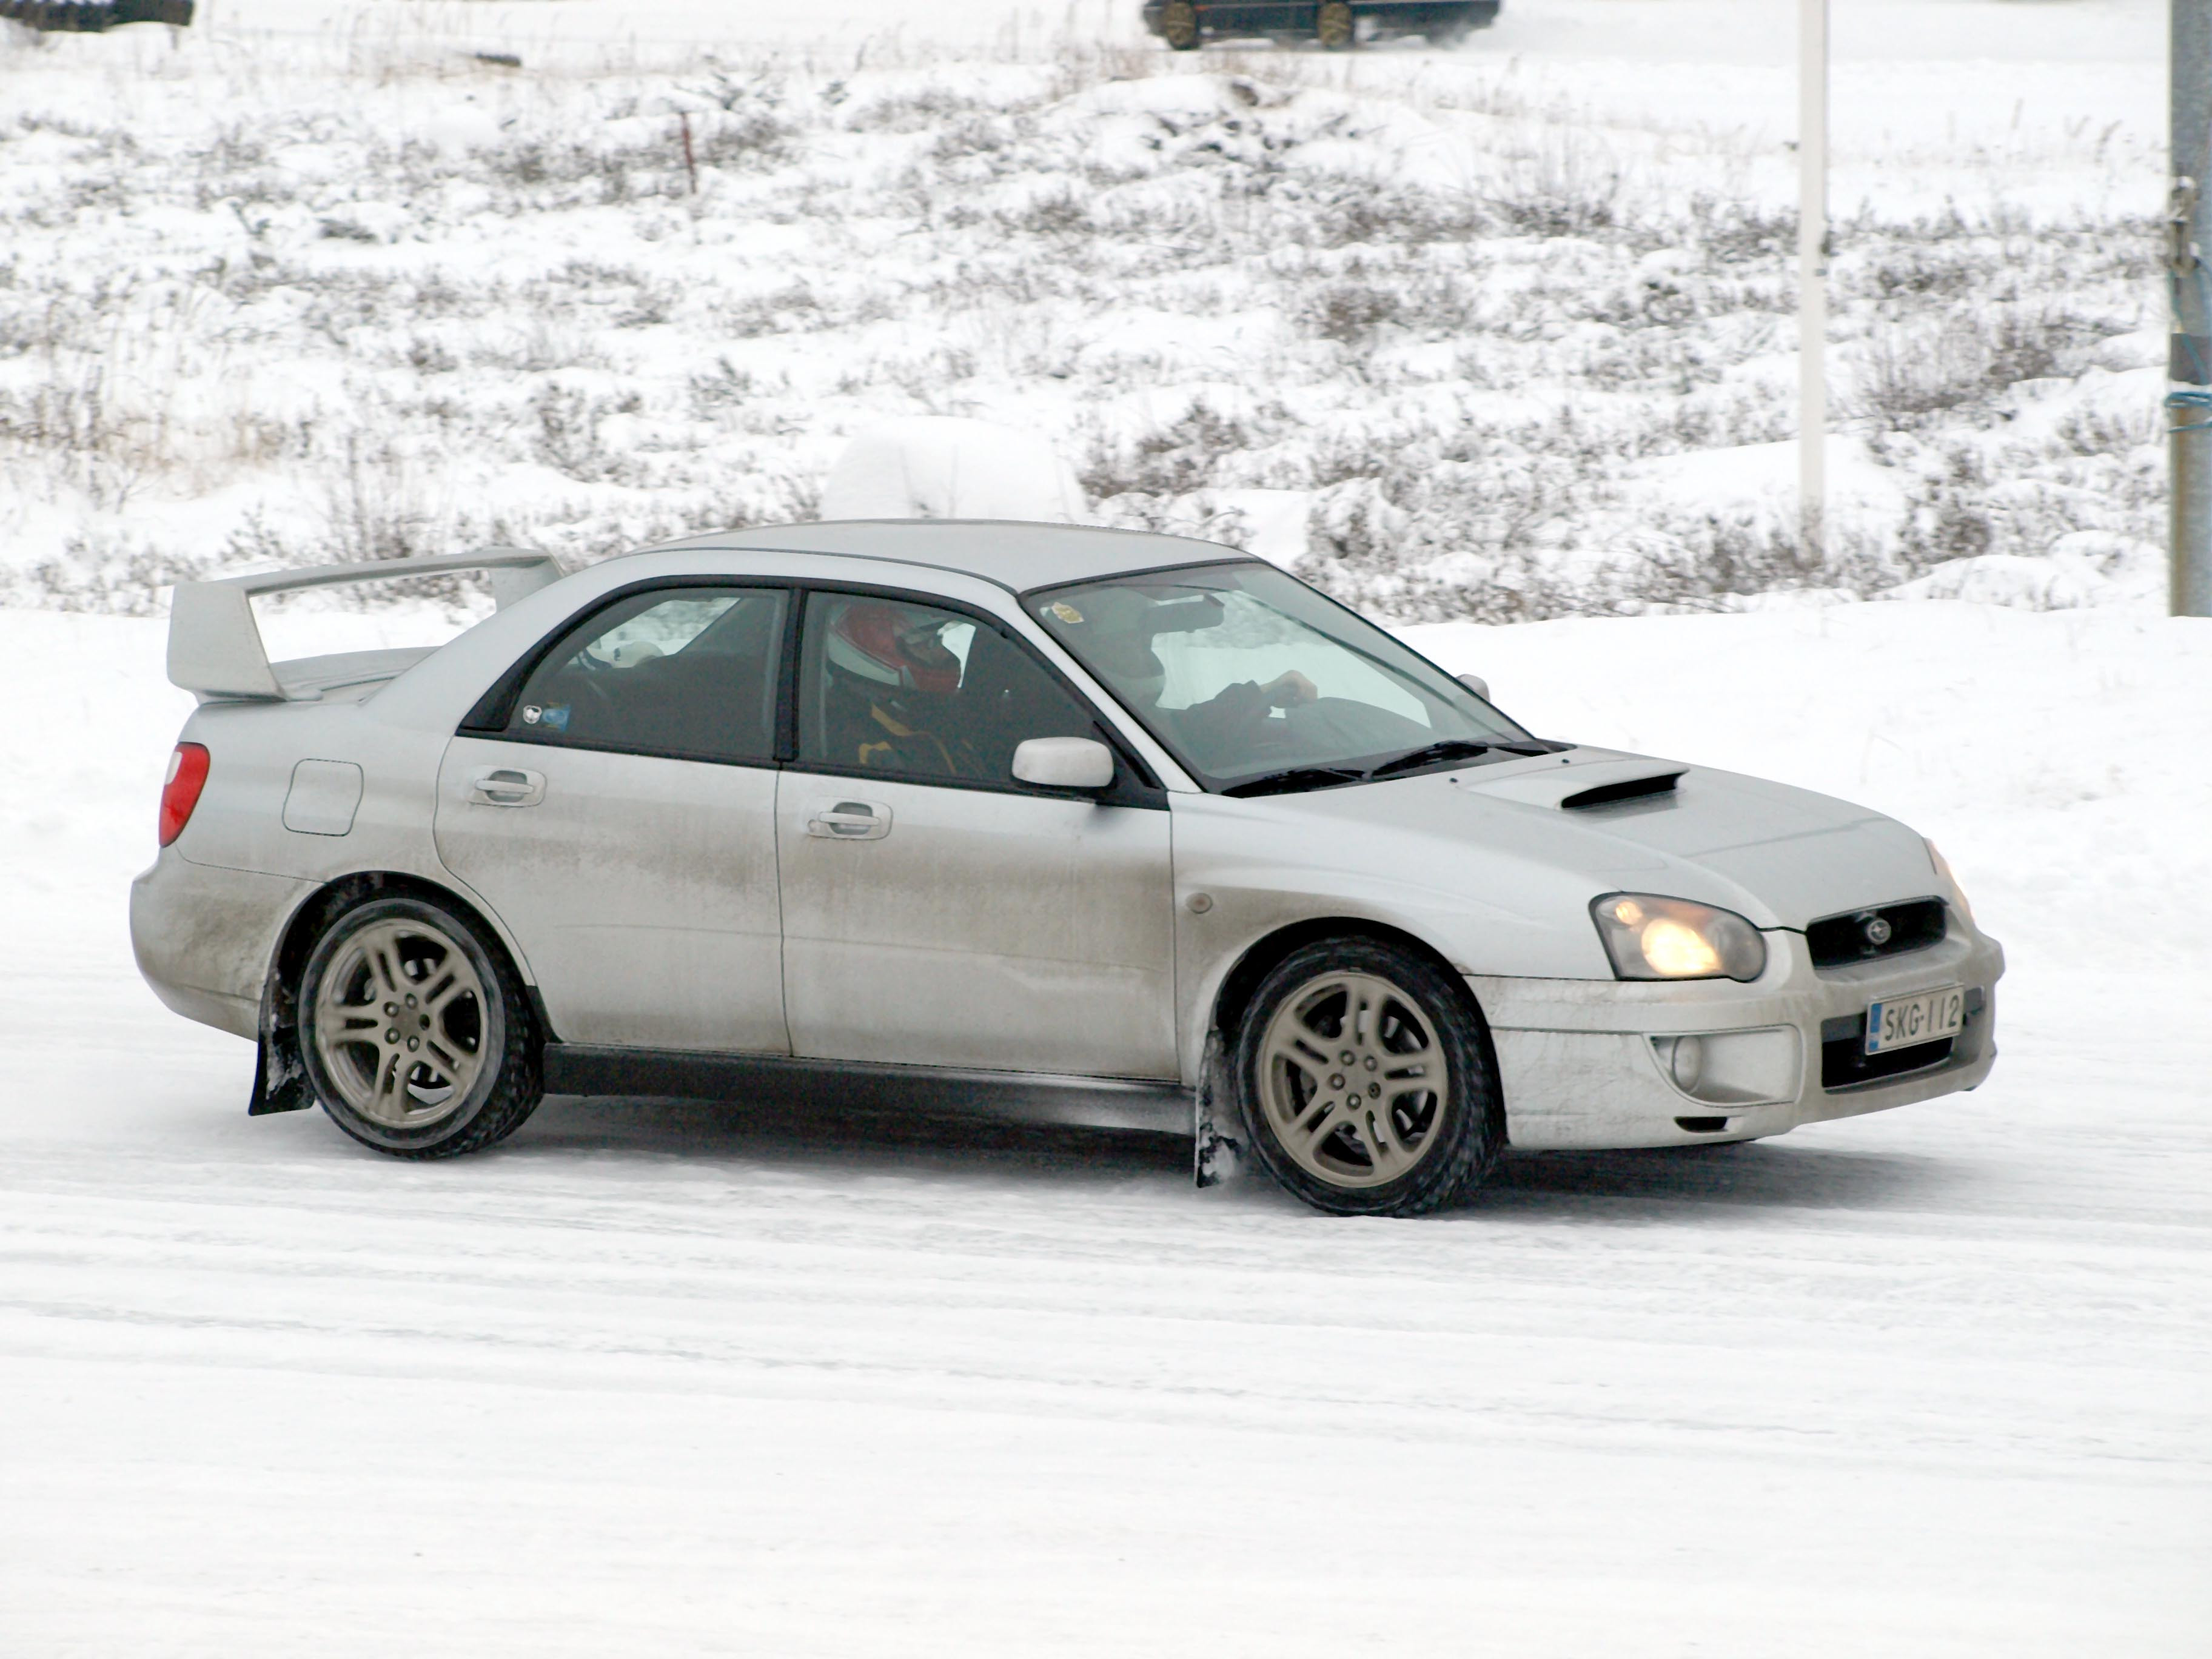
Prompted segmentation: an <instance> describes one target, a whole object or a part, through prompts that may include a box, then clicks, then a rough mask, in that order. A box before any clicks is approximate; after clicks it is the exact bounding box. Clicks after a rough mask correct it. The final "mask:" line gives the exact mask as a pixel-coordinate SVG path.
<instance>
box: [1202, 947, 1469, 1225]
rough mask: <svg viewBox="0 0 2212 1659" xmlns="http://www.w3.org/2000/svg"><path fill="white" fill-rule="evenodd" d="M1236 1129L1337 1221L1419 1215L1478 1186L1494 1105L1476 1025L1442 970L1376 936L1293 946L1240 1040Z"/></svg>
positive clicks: (1273, 1169) (1275, 1171)
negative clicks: (1239, 1120) (1241, 1129)
mask: <svg viewBox="0 0 2212 1659" xmlns="http://www.w3.org/2000/svg"><path fill="white" fill-rule="evenodd" d="M1234 1079H1235V1087H1236V1091H1237V1104H1238V1107H1239V1111H1240V1115H1241V1116H1242V1117H1243V1123H1244V1131H1245V1134H1246V1136H1247V1138H1248V1139H1249V1142H1250V1144H1251V1146H1252V1148H1253V1151H1254V1152H1255V1153H1256V1154H1257V1156H1258V1157H1259V1158H1260V1161H1261V1163H1263V1164H1266V1165H1267V1170H1268V1173H1270V1174H1271V1175H1273V1176H1274V1177H1275V1179H1276V1180H1277V1181H1279V1182H1281V1183H1282V1184H1283V1186H1285V1188H1288V1189H1289V1190H1290V1191H1291V1192H1292V1193H1294V1194H1297V1196H1298V1197H1299V1198H1302V1199H1304V1200H1305V1201H1306V1202H1307V1203H1308V1204H1310V1205H1312V1206H1314V1207H1315V1208H1316V1209H1317V1210H1324V1211H1327V1212H1329V1213H1331V1214H1334V1215H1400V1216H1403V1215H1419V1214H1422V1213H1424V1212H1427V1211H1430V1210H1434V1209H1438V1208H1441V1207H1442V1206H1444V1205H1447V1204H1449V1203H1450V1202H1452V1201H1453V1200H1455V1199H1456V1198H1458V1197H1459V1196H1460V1195H1461V1194H1463V1193H1465V1192H1467V1191H1468V1190H1470V1189H1471V1188H1474V1186H1476V1185H1477V1184H1479V1183H1480V1182H1481V1180H1482V1179H1483V1177H1484V1176H1486V1175H1488V1174H1489V1173H1490V1170H1491V1169H1492V1165H1494V1164H1496V1163H1497V1161H1498V1154H1499V1152H1501V1151H1502V1150H1503V1149H1504V1142H1505V1133H1504V1106H1503V1103H1502V1102H1501V1099H1500V1095H1499V1091H1498V1078H1497V1073H1496V1070H1495V1068H1494V1066H1493V1063H1492V1060H1491V1058H1490V1054H1489V1045H1488V1044H1487V1043H1486V1042H1485V1040H1484V1032H1483V1028H1482V1017H1481V1016H1480V1014H1479V1013H1478V1012H1475V1010H1474V1007H1473V1006H1472V1005H1471V1004H1470V1003H1469V1002H1468V1000H1467V997H1466V994H1465V993H1464V992H1463V991H1462V989H1460V988H1459V987H1457V986H1455V984H1454V983H1453V982H1452V981H1451V980H1450V978H1449V976H1448V975H1446V974H1445V973H1444V971H1443V969H1441V968H1439V967H1437V966H1436V965H1435V964H1434V963H1430V962H1428V961H1426V960H1425V959H1424V958H1423V957H1419V956H1416V955H1414V954H1413V952H1412V951H1406V950H1402V949H1401V948H1399V947H1397V946H1395V945H1386V944H1383V943H1382V942H1381V941H1379V940H1372V939H1325V940H1322V941H1320V942H1318V943H1316V944H1313V945H1306V946H1304V947H1303V948H1301V949H1299V950H1297V951H1292V952H1291V954H1290V955H1289V956H1288V957H1285V958H1284V959H1283V961H1282V962H1281V963H1279V964H1277V966H1276V967H1275V969H1274V970H1273V972H1272V973H1270V974H1269V975H1267V978H1266V979H1265V980H1264V981H1261V985H1260V988H1259V990H1258V992H1257V993H1256V994H1255V995H1254V997H1253V999H1252V1002H1251V1006H1249V1008H1248V1009H1247V1010H1246V1012H1245V1015H1244V1019H1243V1025H1242V1026H1241V1028H1240V1029H1239V1030H1238V1033H1237V1057H1236V1063H1235V1067H1234Z"/></svg>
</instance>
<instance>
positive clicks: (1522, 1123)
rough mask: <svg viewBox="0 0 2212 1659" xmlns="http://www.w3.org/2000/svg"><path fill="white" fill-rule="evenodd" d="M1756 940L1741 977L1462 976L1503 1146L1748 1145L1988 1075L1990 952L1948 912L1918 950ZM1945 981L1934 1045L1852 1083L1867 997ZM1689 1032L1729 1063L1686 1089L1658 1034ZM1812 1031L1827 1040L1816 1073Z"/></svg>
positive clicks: (1790, 938)
mask: <svg viewBox="0 0 2212 1659" xmlns="http://www.w3.org/2000/svg"><path fill="white" fill-rule="evenodd" d="M1766 938H1767V944H1768V946H1769V949H1770V951H1771V957H1770V960H1769V963H1768V967H1767V971H1766V973H1765V975H1762V976H1761V977H1760V978H1759V980H1757V981H1754V982H1753V983H1752V984H1749V985H1739V984H1737V983H1735V981H1731V980H1698V981H1689V982H1686V983H1681V984H1673V985H1657V984H1630V983H1622V982H1613V981H1591V980H1534V979H1492V978H1484V977H1480V976H1477V977H1470V979H1469V980H1468V984H1469V985H1470V986H1471V987H1473V989H1474V994H1475V997H1476V999H1477V1000H1478V1001H1480V1003H1481V1005H1482V1008H1483V1012H1484V1013H1485V1015H1486V1017H1487V1018H1488V1019H1489V1022H1490V1027H1491V1034H1492V1039H1493V1041H1494V1042H1495V1043H1496V1046H1497V1050H1498V1068H1499V1071H1500V1073H1501V1080H1502V1082H1503V1084H1504V1093H1505V1113H1506V1122H1507V1127H1508V1132H1509V1134H1510V1138H1511V1140H1512V1142H1513V1144H1514V1145H1515V1146H1520V1147H1526V1148H1531V1149H1537V1148H1547V1147H1629V1146H1693V1145H1696V1144H1698V1143H1699V1142H1702V1141H1712V1140H1747V1139H1753V1138H1755V1137H1758V1136H1761V1135H1773V1134H1781V1133H1784V1132H1786V1131H1788V1130H1790V1129H1794V1128H1796V1127H1799V1126H1800V1125H1802V1124H1807V1123H1818V1122H1821V1121H1826V1120H1827V1119H1830V1118H1838V1117H1854V1116H1857V1115H1860V1114H1862V1113H1866V1112H1878V1111H1882V1110H1885V1109H1887V1108H1889V1107H1892V1106H1905V1105H1910V1104H1911V1103H1914V1102H1916V1101H1922V1100H1928V1099H1932V1098H1933V1097H1936V1096H1937V1095H1945V1094H1951V1093H1954V1092H1955V1091H1959V1090H1962V1089H1971V1088H1973V1087H1974V1086H1975V1085H1978V1083H1980V1082H1981V1081H1982V1079H1984V1078H1985V1077H1987V1076H1988V1075H1989V1073H1990V1066H1992V1065H1993V1064H1994V1063H1995V1061H1996V982H1997V981H1998V979H1999V978H2000V977H2002V975H2003V973H2004V951H2003V950H2002V947H2000V946H1999V945H1998V944H1997V942H1996V940H1995V939H1990V938H1988V937H1987V936H1986V935H1984V934H1982V933H1978V932H1976V931H1974V930H1973V929H1972V927H1970V926H1968V925H1967V924H1966V923H1965V922H1964V921H1963V920H1962V919H1959V918H1956V917H1954V920H1953V922H1952V932H1951V933H1950V934H1949V936H1948V937H1947V938H1945V939H1942V941H1941V942H1940V943H1938V944H1936V945H1931V946H1929V948H1927V949H1925V950H1922V951H1911V952H1910V953H1908V954H1905V955H1903V956H1899V957H1890V958H1887V960H1884V961H1881V962H1875V963H1860V964H1855V965H1853V966H1850V967H1848V968H1838V969H1828V970H1826V971H1824V972H1820V971H1815V970H1814V967H1813V962H1812V957H1811V956H1810V954H1809V953H1808V951H1807V949H1806V946H1805V940H1804V937H1803V936H1802V934H1797V933H1769V934H1768V935H1767V936H1766ZM1949 985H1958V986H1963V987H1966V989H1967V993H1968V995H1967V1008H1968V1013H1967V1018H1966V1026H1965V1029H1964V1030H1961V1031H1960V1034H1959V1036H1957V1038H1955V1039H1954V1040H1953V1041H1952V1042H1951V1043H1950V1045H1949V1046H1948V1048H1942V1046H1941V1045H1929V1049H1928V1054H1927V1055H1926V1056H1925V1059H1924V1063H1922V1064H1919V1065H1916V1066H1912V1067H1911V1069H1909V1070H1904V1071H1900V1072H1898V1073H1894V1074H1892V1075H1889V1076H1885V1077H1881V1078H1877V1079H1873V1080H1870V1081H1856V1080H1851V1079H1850V1077H1849V1076H1848V1073H1847V1067H1846V1066H1844V1064H1841V1063H1839V1062H1843V1061H1845V1060H1848V1058H1849V1056H1850V1054H1852V1053H1853V1052H1855V1051H1856V1048H1857V1044H1858V1039H1859V1034H1860V1033H1861V1032H1862V1031H1863V1029H1864V1028H1863V1024H1862V1023H1861V1022H1863V1018H1864V1015H1865V1013H1866V1010H1867V1006H1868V1005H1869V1003H1871V1002H1874V1001H1876V1000H1881V999H1882V998H1885V997H1896V996H1904V995H1909V994H1912V993H1915V992H1918V991H1924V990H1934V989H1936V988H1937V987H1942V986H1949ZM1977 994H1978V995H1977ZM1683 1036H1699V1037H1701V1038H1704V1039H1706V1048H1705V1052H1706V1053H1707V1054H1727V1055H1734V1056H1735V1057H1736V1059H1735V1066H1734V1069H1733V1070H1731V1069H1730V1067H1729V1065H1727V1064H1723V1066H1720V1067H1719V1068H1718V1069H1717V1073H1715V1074H1713V1075H1710V1076H1709V1077H1708V1078H1707V1079H1704V1080H1702V1081H1701V1083H1700V1084H1699V1086H1698V1089H1697V1091H1696V1092H1692V1091H1688V1090H1685V1089H1684V1088H1682V1087H1680V1085H1677V1083H1676V1082H1675V1080H1674V1076H1673V1074H1672V1073H1671V1070H1670V1066H1669V1061H1668V1054H1669V1048H1668V1045H1669V1044H1670V1043H1671V1042H1673V1041H1674V1039H1677V1038H1680V1037H1683ZM1715 1038H1725V1039H1727V1041H1726V1042H1724V1043H1716V1042H1712V1039H1715ZM1824 1040H1825V1042H1826V1043H1828V1044H1832V1045H1835V1046H1834V1047H1832V1048H1830V1051H1829V1055H1828V1064H1827V1066H1826V1072H1827V1074H1828V1079H1829V1080H1828V1082H1827V1083H1826V1084H1824V1082H1823V1071H1824V1066H1823V1053H1822V1050H1823V1047H1824ZM1916 1058H1920V1056H1919V1051H1917V1050H1912V1049H1907V1050H1905V1051H1902V1053H1901V1054H1900V1055H1899V1059H1901V1060H1911V1059H1916ZM1710 1069H1711V1068H1709V1070H1710ZM1685 1121H1687V1124H1686V1122H1685Z"/></svg>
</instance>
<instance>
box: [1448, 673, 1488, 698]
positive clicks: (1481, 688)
mask: <svg viewBox="0 0 2212 1659" xmlns="http://www.w3.org/2000/svg"><path fill="white" fill-rule="evenodd" d="M1452 678H1454V679H1455V680H1457V681H1458V682H1459V683H1460V684H1462V685H1463V686H1465V687H1466V688H1467V689H1468V690H1470V691H1472V692H1474V695H1475V696H1478V697H1480V698H1481V699H1482V700H1483V702H1489V701H1490V682H1489V681H1488V680H1486V679H1485V678H1482V676H1481V675H1480V674H1455V675H1453V676H1452Z"/></svg>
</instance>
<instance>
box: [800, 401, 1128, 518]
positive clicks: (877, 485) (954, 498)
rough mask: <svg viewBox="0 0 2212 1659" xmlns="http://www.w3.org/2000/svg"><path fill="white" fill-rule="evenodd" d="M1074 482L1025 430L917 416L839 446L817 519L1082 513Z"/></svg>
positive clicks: (1079, 492) (1048, 448) (1054, 455)
mask: <svg viewBox="0 0 2212 1659" xmlns="http://www.w3.org/2000/svg"><path fill="white" fill-rule="evenodd" d="M822 516H823V518H825V519H1028V520H1040V521H1043V522H1046V523H1053V524H1071V523H1073V522H1075V521H1076V520H1079V519H1081V518H1083V517H1084V516H1085V503H1084V500H1083V489H1082V486H1081V485H1079V484H1078V483H1076V481H1075V474H1074V472H1073V471H1071V470H1070V468H1069V467H1068V465H1067V463H1066V461H1064V460H1062V459H1060V454H1059V452H1058V451H1056V450H1054V448H1053V447H1052V446H1051V445H1050V444H1049V443H1048V442H1046V441H1044V440H1043V439H1042V438H1040V437H1038V436H1037V435H1036V434H1035V433H1033V432H1022V431H1018V430H1017V429H1016V428H1012V427H1006V426H997V425H994V424H993V423H992V422H989V421H971V420H963V419H961V418H959V417H957V416H950V415H921V416H913V417H911V418H909V419H906V420H899V421H885V422H883V424H881V425H880V426H872V427H870V428H867V430H866V431H865V432H862V433H861V434H860V435H859V436H857V437H855V438H854V440H853V441H852V442H850V443H848V444H847V445H846V446H845V452H844V453H843V454H842V455H840V456H838V458H837V460H836V465H833V466H832V467H831V468H830V469H829V481H828V482H827V483H824V484H823V489H822Z"/></svg>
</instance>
